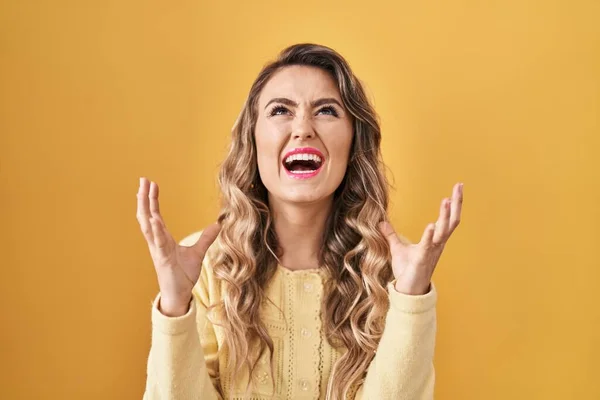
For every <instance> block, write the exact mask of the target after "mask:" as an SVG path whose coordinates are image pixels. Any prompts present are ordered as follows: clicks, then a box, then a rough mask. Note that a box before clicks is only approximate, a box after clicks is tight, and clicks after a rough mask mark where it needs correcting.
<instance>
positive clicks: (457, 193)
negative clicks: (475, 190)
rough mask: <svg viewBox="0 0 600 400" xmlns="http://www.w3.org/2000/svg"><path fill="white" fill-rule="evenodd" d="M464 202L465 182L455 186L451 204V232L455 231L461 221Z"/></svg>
mask: <svg viewBox="0 0 600 400" xmlns="http://www.w3.org/2000/svg"><path fill="white" fill-rule="evenodd" d="M462 203H463V184H462V183H458V184H456V185H455V186H454V190H453V193H452V204H451V206H450V233H452V232H454V230H455V229H456V227H457V226H458V224H459V223H460V214H461V212H462Z"/></svg>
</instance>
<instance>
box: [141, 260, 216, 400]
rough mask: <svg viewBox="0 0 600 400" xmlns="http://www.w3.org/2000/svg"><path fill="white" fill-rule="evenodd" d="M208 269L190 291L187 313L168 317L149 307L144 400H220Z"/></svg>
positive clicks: (155, 308)
mask: <svg viewBox="0 0 600 400" xmlns="http://www.w3.org/2000/svg"><path fill="white" fill-rule="evenodd" d="M207 269H208V268H207V266H206V265H204V266H203V267H202V271H201V273H200V279H199V280H198V283H197V284H196V285H195V287H194V290H193V298H192V300H191V301H190V308H189V311H188V312H187V314H185V315H183V316H181V317H167V316H165V315H163V314H161V312H160V310H159V307H158V306H159V301H160V295H159V296H158V297H157V299H156V300H155V301H154V305H153V307H152V346H151V348H150V355H149V357H148V368H147V380H146V391H145V393H144V400H166V399H173V400H192V399H198V400H200V399H202V400H221V396H220V395H219V393H218V391H217V390H216V389H215V388H216V387H218V365H219V362H218V359H217V350H218V346H217V339H216V336H215V331H214V327H213V325H212V324H211V323H210V321H208V319H207V317H206V312H207V311H206V309H207V305H208V304H210V301H209V296H208V282H207Z"/></svg>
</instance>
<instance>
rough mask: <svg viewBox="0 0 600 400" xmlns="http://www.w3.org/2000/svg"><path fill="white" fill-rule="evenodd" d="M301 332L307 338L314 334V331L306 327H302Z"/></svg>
mask: <svg viewBox="0 0 600 400" xmlns="http://www.w3.org/2000/svg"><path fill="white" fill-rule="evenodd" d="M300 333H301V334H302V336H304V337H305V338H309V337H310V336H311V335H312V332H311V331H309V330H308V329H306V328H302V330H301V331H300Z"/></svg>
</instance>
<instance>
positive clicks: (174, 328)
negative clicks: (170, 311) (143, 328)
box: [152, 293, 196, 335]
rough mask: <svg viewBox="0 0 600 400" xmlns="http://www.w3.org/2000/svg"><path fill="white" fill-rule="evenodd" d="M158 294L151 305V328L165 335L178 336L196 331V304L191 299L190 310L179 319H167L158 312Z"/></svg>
mask: <svg viewBox="0 0 600 400" xmlns="http://www.w3.org/2000/svg"><path fill="white" fill-rule="evenodd" d="M159 301H160V293H159V294H158V295H157V296H156V299H154V302H153V303H152V327H153V328H154V329H157V330H158V331H160V332H162V333H165V334H167V335H179V334H181V333H185V332H188V331H190V330H192V331H196V302H195V301H194V298H193V297H192V300H190V309H189V310H188V312H187V313H186V314H184V315H182V316H180V317H167V316H166V315H164V314H162V313H161V312H160V311H159V310H158V302H159Z"/></svg>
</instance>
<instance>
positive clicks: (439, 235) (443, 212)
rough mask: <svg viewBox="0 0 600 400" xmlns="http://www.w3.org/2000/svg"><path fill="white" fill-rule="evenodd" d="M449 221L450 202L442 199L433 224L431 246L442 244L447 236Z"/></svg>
mask: <svg viewBox="0 0 600 400" xmlns="http://www.w3.org/2000/svg"><path fill="white" fill-rule="evenodd" d="M449 220H450V200H449V199H447V198H444V200H442V204H441V205H440V216H439V217H438V220H437V222H436V223H435V232H434V235H433V244H440V243H443V242H444V241H445V240H446V238H447V236H448V225H449V223H450V222H449Z"/></svg>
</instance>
